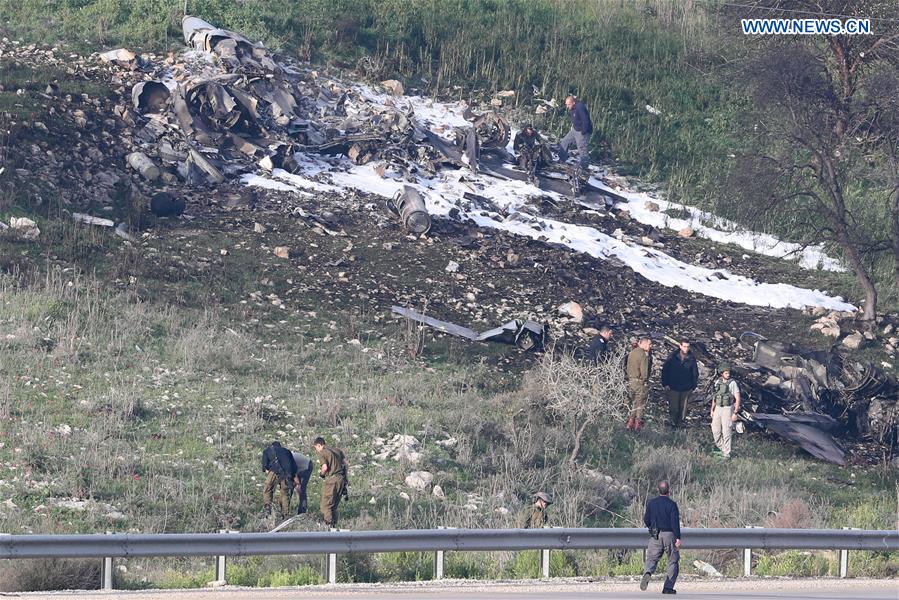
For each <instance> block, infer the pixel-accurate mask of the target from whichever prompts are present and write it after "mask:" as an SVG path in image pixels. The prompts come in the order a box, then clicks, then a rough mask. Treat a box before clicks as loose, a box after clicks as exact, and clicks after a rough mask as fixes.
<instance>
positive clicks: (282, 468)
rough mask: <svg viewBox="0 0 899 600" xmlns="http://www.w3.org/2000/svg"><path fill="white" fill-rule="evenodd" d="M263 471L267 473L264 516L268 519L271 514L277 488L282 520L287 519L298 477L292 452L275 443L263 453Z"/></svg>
mask: <svg viewBox="0 0 899 600" xmlns="http://www.w3.org/2000/svg"><path fill="white" fill-rule="evenodd" d="M262 470H263V472H265V484H264V485H263V486H262V504H263V507H262V514H263V516H266V517H267V516H269V515H270V514H271V512H272V500H274V497H275V488H276V487H277V488H279V496H278V503H279V505H280V506H281V518H282V519H286V518H287V516H288V514H289V513H290V496H291V495H292V494H293V485H294V478H296V476H297V463H296V461H294V459H293V455H292V454H291V453H290V451H289V450H287V449H286V448H283V447H281V442H277V441H275V442H272V443H271V445H270V446H269V447H268V448H266V449H265V450H263V451H262Z"/></svg>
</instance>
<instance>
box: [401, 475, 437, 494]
mask: <svg viewBox="0 0 899 600" xmlns="http://www.w3.org/2000/svg"><path fill="white" fill-rule="evenodd" d="M432 481H434V475H433V473H429V472H428V471H412V472H411V473H409V474H408V475H406V485H408V486H409V487H410V488H412V489H413V490H418V491H419V492H420V491H422V490H423V489H425V488H426V487H428V486H429V485H431V482H432Z"/></svg>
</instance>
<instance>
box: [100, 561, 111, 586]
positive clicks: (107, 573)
mask: <svg viewBox="0 0 899 600" xmlns="http://www.w3.org/2000/svg"><path fill="white" fill-rule="evenodd" d="M100 589H101V590H112V589H114V588H113V586H112V557H111V556H107V557H105V558H104V559H103V565H102V567H101V568H100Z"/></svg>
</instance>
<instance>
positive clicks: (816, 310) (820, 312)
mask: <svg viewBox="0 0 899 600" xmlns="http://www.w3.org/2000/svg"><path fill="white" fill-rule="evenodd" d="M826 314H827V309H826V308H824V307H823V306H814V307H812V316H813V317H822V316H824V315H826Z"/></svg>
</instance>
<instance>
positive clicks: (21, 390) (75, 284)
mask: <svg viewBox="0 0 899 600" xmlns="http://www.w3.org/2000/svg"><path fill="white" fill-rule="evenodd" d="M257 218H258V217H257ZM266 219H267V220H266V223H267V226H268V227H269V228H273V230H274V231H275V232H280V233H276V234H273V235H272V236H271V237H272V238H278V239H283V236H284V235H285V234H286V233H287V232H288V231H290V232H291V233H290V235H291V236H295V239H293V240H292V241H291V242H290V243H291V245H292V246H293V247H301V246H303V245H305V246H307V247H308V246H309V244H315V245H316V246H317V247H318V248H319V252H321V253H322V254H321V258H317V257H315V256H311V255H310V256H309V258H308V261H309V263H308V264H309V266H310V268H312V266H313V265H314V264H316V262H317V261H319V260H321V261H323V262H324V261H326V260H327V261H330V258H327V257H328V255H329V253H330V252H331V250H330V248H331V247H333V248H334V249H335V250H337V251H338V252H339V248H340V247H342V246H343V245H345V244H346V241H345V240H344V239H340V238H322V237H321V236H318V235H315V234H314V233H313V232H311V231H310V230H302V229H301V230H300V231H296V230H295V227H294V226H292V225H290V224H289V218H285V219H287V220H286V221H283V222H282V221H281V220H280V219H279V218H277V217H274V216H271V215H269V216H268V217H266ZM204 223H205V224H203V223H201V222H197V221H195V222H194V223H192V224H191V225H190V226H184V225H178V226H172V227H170V226H165V225H161V226H160V227H162V229H160V230H158V231H156V232H154V233H153V234H151V235H149V236H148V237H146V238H145V239H144V240H143V241H142V243H141V244H140V245H139V246H138V247H132V246H129V245H123V244H122V243H121V240H119V239H118V238H115V237H114V236H110V235H109V234H108V233H106V232H102V231H101V232H97V231H95V230H92V229H84V228H76V227H75V226H73V225H68V224H59V225H56V226H54V225H52V224H50V223H48V224H47V227H48V229H46V230H45V231H44V232H43V234H42V235H44V236H45V237H44V239H43V240H42V242H41V244H39V245H34V244H29V243H26V242H21V241H18V240H15V239H13V238H11V237H9V236H5V237H4V238H3V239H2V240H0V243H2V250H3V253H4V255H6V256H16V257H18V258H19V260H21V261H22V262H21V263H20V264H28V265H31V267H30V269H29V271H28V272H27V273H20V274H19V275H15V274H7V275H4V276H3V277H2V280H0V298H2V302H0V353H2V356H3V357H4V358H3V362H2V364H0V407H2V416H3V419H2V425H0V441H2V444H0V489H2V491H3V495H4V497H5V498H7V501H6V503H5V504H2V506H0V530H2V531H6V532H10V533H25V532H44V533H50V532H60V533H62V532H91V531H98V532H100V531H107V530H114V531H141V532H176V531H217V530H219V529H236V530H240V531H264V530H267V528H270V527H271V522H269V521H265V520H262V519H260V518H258V517H257V513H258V511H259V508H260V503H261V498H260V496H261V483H262V477H261V473H260V472H259V467H258V461H259V455H260V452H261V450H262V448H263V447H264V446H265V445H266V444H267V443H268V442H269V441H270V440H272V439H276V438H279V439H281V440H283V441H284V442H285V443H286V444H288V445H290V446H292V447H294V448H297V449H300V450H305V451H307V452H308V450H309V449H308V444H309V441H310V440H311V439H312V437H313V436H314V435H316V434H319V433H324V434H325V435H327V436H328V437H329V439H333V440H334V441H335V442H337V443H338V444H340V445H341V446H342V447H344V448H345V449H346V450H347V452H348V454H349V456H350V458H351V461H352V465H353V468H352V483H351V488H350V494H351V499H350V502H349V503H348V504H347V506H346V511H345V516H346V520H345V521H344V522H343V526H344V527H347V528H350V529H368V528H394V527H399V528H405V527H433V526H436V525H450V526H464V527H505V526H513V525H514V524H515V523H516V522H517V518H518V514H519V512H520V511H521V510H522V509H523V508H524V506H525V505H526V503H527V502H528V498H529V494H530V493H531V492H533V491H534V490H536V489H538V488H548V489H551V490H552V491H553V492H554V493H555V494H556V495H557V498H558V502H557V503H556V505H554V507H553V509H554V510H553V513H554V524H557V525H566V526H583V525H600V526H602V525H624V524H625V522H624V521H623V520H622V518H620V517H617V516H614V515H613V514H612V513H610V512H608V511H612V512H614V513H618V514H620V515H624V516H625V517H627V518H630V519H632V520H639V517H640V515H641V510H642V505H643V502H644V500H645V498H646V497H647V495H648V494H649V493H650V488H651V485H652V482H653V481H654V480H655V479H656V478H658V477H662V476H667V477H670V478H672V480H673V481H675V485H676V490H677V492H676V495H677V498H678V500H679V502H680V503H681V506H682V508H683V512H684V520H685V524H686V525H688V526H738V527H739V526H742V525H746V524H761V525H768V526H799V527H814V526H832V527H842V526H855V527H866V528H891V527H892V526H893V525H894V517H895V510H896V505H895V498H894V490H893V485H894V483H893V481H892V475H891V473H890V472H888V471H884V470H881V469H879V468H875V469H865V468H855V467H852V466H849V467H846V468H836V467H832V466H830V465H826V464H822V463H819V462H816V461H813V460H811V459H809V458H807V457H806V456H805V455H803V454H802V453H800V452H799V451H797V450H796V449H794V448H792V447H789V446H784V445H782V444H780V443H777V442H772V441H770V440H768V439H766V438H765V437H764V436H763V435H760V434H752V435H746V436H739V437H738V439H737V442H736V453H737V456H738V458H736V459H735V460H734V461H733V462H731V463H721V462H719V461H717V460H715V459H714V458H712V457H711V455H710V448H711V440H710V435H709V433H708V431H707V427H706V426H704V425H700V424H699V423H698V422H696V421H694V426H692V427H691V428H689V429H687V430H680V431H677V432H671V431H668V430H666V429H665V428H664V427H663V426H662V424H661V421H662V415H663V414H664V408H663V407H662V405H661V404H660V398H659V397H658V396H657V395H654V396H653V400H652V407H651V415H652V418H651V425H650V427H649V430H648V431H647V432H645V433H644V434H641V435H640V436H633V435H628V434H626V433H625V432H624V431H622V430H621V427H620V423H619V422H618V419H606V420H604V421H603V422H602V423H599V424H597V425H596V426H595V427H593V428H591V429H590V430H588V435H587V437H586V441H585V445H584V447H583V449H582V451H581V453H580V454H579V456H578V458H577V462H576V464H574V465H572V464H571V463H570V462H569V460H568V454H569V452H570V449H571V440H570V437H569V433H568V432H569V429H568V428H567V422H566V420H565V419H563V418H560V415H556V414H553V413H552V412H551V411H547V410H546V407H545V405H544V403H543V400H542V397H541V391H540V390H541V388H540V383H539V382H540V377H539V376H535V374H539V372H540V371H539V369H540V368H541V364H540V363H539V362H536V363H535V361H536V360H538V359H537V358H535V357H533V356H528V355H520V354H518V353H517V351H516V350H514V349H512V348H510V347H504V346H496V345H494V346H486V345H472V344H468V343H462V342H460V341H459V340H458V339H453V338H446V337H443V336H438V337H434V336H433V334H432V333H431V332H428V331H420V330H418V329H417V328H416V327H414V326H410V325H409V324H408V323H406V322H404V321H402V320H393V319H390V318H389V317H388V316H387V315H386V312H385V311H386V309H385V306H384V305H383V303H381V302H379V301H376V300H374V299H370V300H366V299H365V298H359V297H358V296H357V295H356V294H355V293H351V292H350V291H349V290H350V289H351V287H350V286H346V285H344V286H342V289H343V291H341V292H337V290H338V289H341V287H340V286H339V287H337V288H331V289H332V290H333V291H334V292H337V293H326V292H323V291H321V290H318V289H316V288H315V287H314V285H312V284H313V279H310V277H311V275H310V274H311V273H313V272H317V273H322V271H320V270H317V269H314V270H312V271H309V272H308V273H310V274H307V273H306V272H305V271H304V270H303V269H300V270H298V267H297V263H296V262H294V263H288V262H284V261H282V260H281V259H278V258H276V257H274V256H273V255H271V254H270V250H269V251H266V250H265V245H263V246H262V247H260V245H259V243H260V240H257V239H256V236H254V234H252V233H251V231H252V229H251V227H250V225H248V224H246V223H244V222H243V217H242V216H241V215H240V214H237V215H235V216H233V217H229V216H223V217H216V218H215V219H214V220H212V221H208V222H207V221H204ZM241 223H244V224H243V225H239V224H241ZM362 226H363V227H364V225H362ZM348 227H349V226H348ZM223 232H226V233H223ZM348 232H349V234H350V235H351V236H352V238H355V239H357V242H356V243H357V245H359V244H360V242H358V240H359V239H363V240H364V239H366V238H365V237H362V238H360V237H359V236H360V235H361V236H364V235H367V234H365V233H364V229H357V228H355V227H354V228H352V229H348ZM385 235H386V236H387V237H388V238H389V237H391V236H392V234H391V233H390V232H389V231H388V232H386V234H385ZM435 240H436V242H437V243H425V242H414V243H413V242H408V241H407V242H404V244H411V245H412V246H414V255H415V256H416V257H418V259H419V260H420V261H423V263H424V264H429V263H430V264H435V265H437V264H443V263H445V261H446V260H447V259H446V251H447V248H446V246H445V244H446V242H444V241H441V239H440V238H439V237H438V238H435ZM381 243H382V242H381V240H379V239H377V238H375V239H371V238H368V243H367V244H362V245H368V246H372V247H373V248H380V247H381ZM263 244H265V242H263ZM410 250H412V248H410ZM395 254H396V251H394V255H395ZM362 256H365V253H364V252H363V253H362ZM372 256H374V255H372ZM306 260H307V259H301V261H300V263H301V264H300V266H302V264H303V263H306ZM359 260H362V259H361V258H360V259H359ZM366 260H376V259H375V258H371V259H366ZM363 264H364V263H363ZM349 272H350V273H355V270H354V269H353V268H351V269H350V271H349ZM499 273H500V271H497V272H496V274H497V276H499ZM360 276H361V275H360V274H356V275H353V274H351V275H349V277H351V278H353V279H357V278H358V277H360ZM320 278H322V276H321V275H318V276H316V277H315V279H320ZM325 278H326V279H327V276H325ZM497 281H498V280H497ZM304 289H305V290H306V291H304ZM322 289H328V284H327V283H325V284H324V287H323V288H322ZM510 291H511V290H510ZM413 293H416V292H413ZM417 293H421V292H417ZM506 293H509V291H507V292H506ZM692 410H693V411H694V413H693V414H694V416H699V415H700V414H701V413H702V411H703V410H704V409H703V407H702V406H701V405H696V406H695V407H694V408H693V409H692ZM397 435H408V436H414V437H415V438H416V439H417V441H418V444H417V445H416V446H415V451H416V452H420V453H421V455H422V456H421V458H420V459H419V460H418V461H417V462H415V463H414V464H413V463H410V462H409V461H408V460H406V459H401V460H396V459H395V458H394V455H393V454H392V453H390V452H388V453H387V455H386V456H385V457H379V456H378V454H380V453H382V451H383V450H385V448H387V446H384V445H382V444H380V443H379V442H377V441H373V440H377V439H378V438H381V439H382V440H387V441H389V440H391V439H394V438H395V436H397ZM388 446H389V444H388ZM415 470H427V471H429V472H431V473H432V474H434V475H435V479H434V481H433V484H437V485H439V486H440V487H441V488H442V491H443V495H444V496H445V498H438V497H437V496H435V495H434V494H433V493H432V490H431V487H430V486H429V487H428V488H426V489H425V490H424V491H422V492H417V491H415V490H413V489H412V488H410V487H408V485H406V484H405V483H404V478H405V476H406V475H408V474H409V473H410V472H411V471H415ZM318 494H319V484H318V482H317V481H315V482H313V484H312V490H311V496H312V498H311V504H312V506H317V501H318ZM82 501H86V503H83V504H82V503H81V502H82ZM316 513H317V510H314V511H313V514H312V515H310V517H309V518H308V519H307V520H305V521H304V522H303V523H302V524H301V525H300V527H301V528H302V529H317V528H320V527H321V524H320V521H319V520H318V518H317V514H316ZM694 554H695V555H696V556H700V557H702V558H703V559H704V560H711V561H712V562H713V563H714V564H716V566H718V567H719V568H721V569H724V570H726V571H730V572H734V573H735V572H737V571H738V569H739V563H738V556H737V554H736V553H735V552H716V553H694ZM636 556H637V555H629V554H627V555H617V554H614V553H612V554H609V553H599V554H597V553H572V554H570V555H568V554H566V555H562V554H559V555H558V557H557V558H556V559H554V560H556V561H558V564H556V565H555V566H554V569H556V572H557V573H560V574H561V573H568V574H581V575H602V574H606V575H607V574H634V573H637V572H638V571H639V565H637V562H636V561H637V560H638V559H637V558H635V557H636ZM853 557H854V558H853V561H855V562H854V563H853V567H852V568H853V571H854V572H855V573H857V574H861V573H869V574H878V575H884V574H891V573H895V572H896V569H897V567H899V565H897V564H896V563H895V557H893V558H888V557H887V556H885V555H881V556H878V555H859V554H853ZM429 560H430V559H429V558H428V557H427V556H424V555H415V554H410V555H402V556H391V557H386V556H385V557H377V558H359V557H350V558H348V559H347V561H348V562H347V564H345V565H344V569H345V570H344V571H342V572H343V573H345V575H343V576H344V577H350V578H352V579H355V580H383V579H390V578H410V577H411V578H421V577H427V576H429V575H428V573H429V567H428V564H429V563H428V561H429ZM359 561H361V562H359ZM453 561H456V562H453V563H451V566H450V567H448V569H449V572H451V573H453V574H456V575H460V576H463V575H464V576H490V577H494V576H530V575H532V574H533V572H535V571H536V568H537V567H536V558H535V557H532V556H530V555H529V554H527V553H524V554H522V555H520V556H519V557H515V556H512V555H503V554H494V555H491V556H490V557H489V559H485V558H478V557H470V556H457V557H454V558H453ZM690 562H691V561H687V562H686V563H685V564H689V563H690ZM532 563H533V564H532ZM17 564H18V563H17ZM209 564H210V563H207V562H204V561H200V560H196V561H184V562H183V563H177V562H174V563H173V562H161V561H157V562H153V561H136V562H129V563H127V565H128V568H129V571H128V573H124V574H121V584H123V585H134V586H142V585H151V584H153V585H188V584H191V585H192V584H201V583H203V582H204V581H206V580H208V579H211V574H210V573H208V572H207V570H208V568H209ZM239 564H241V565H243V566H242V567H241V568H244V569H246V571H239V572H240V573H243V575H240V577H244V578H245V579H240V581H245V582H250V583H259V582H262V583H263V584H264V583H266V582H269V584H271V583H272V582H274V583H278V582H306V581H315V580H318V578H319V575H318V573H319V571H318V568H319V564H318V559H317V558H310V559H307V560H304V561H300V562H299V563H296V562H289V563H288V562H287V561H285V560H283V559H271V560H254V561H246V562H243V563H239ZM298 564H299V565H300V566H297V565H298ZM835 569H836V557H835V555H834V554H833V553H814V554H811V555H807V554H801V553H793V554H788V555H776V554H773V555H771V556H767V557H764V559H763V560H762V562H761V563H760V567H759V572H761V573H769V574H776V573H786V572H787V571H791V572H799V573H805V574H813V573H833V572H835ZM687 570H688V572H689V567H688V568H687ZM24 572H26V573H27V572H28V571H27V569H26V570H25V571H24ZM192 573H193V575H191V574H192ZM279 573H280V574H279ZM347 573H348V574H347ZM5 577H7V578H9V577H10V575H9V572H8V571H7V575H6V576H5ZM144 578H146V579H147V581H146V582H143V583H142V582H141V581H142V579H144Z"/></svg>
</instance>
